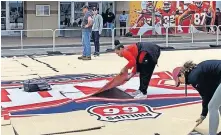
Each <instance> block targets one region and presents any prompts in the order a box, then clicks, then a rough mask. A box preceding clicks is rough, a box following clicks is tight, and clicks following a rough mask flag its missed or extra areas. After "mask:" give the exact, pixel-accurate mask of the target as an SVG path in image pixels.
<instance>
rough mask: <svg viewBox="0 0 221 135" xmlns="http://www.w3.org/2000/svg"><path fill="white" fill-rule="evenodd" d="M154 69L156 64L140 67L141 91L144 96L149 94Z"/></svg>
mask: <svg viewBox="0 0 221 135" xmlns="http://www.w3.org/2000/svg"><path fill="white" fill-rule="evenodd" d="M154 68H155V65H154V64H150V65H144V64H142V65H141V67H140V87H139V90H140V91H141V92H142V93H143V94H144V95H146V94H147V89H148V86H149V83H150V79H151V76H152V74H153V71H154Z"/></svg>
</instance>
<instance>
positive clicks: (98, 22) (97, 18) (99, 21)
mask: <svg viewBox="0 0 221 135" xmlns="http://www.w3.org/2000/svg"><path fill="white" fill-rule="evenodd" d="M92 11H93V14H94V15H93V22H94V23H93V27H92V37H93V41H94V46H95V52H94V56H99V55H100V53H99V52H100V42H99V38H100V35H101V33H102V29H103V18H102V16H101V15H99V14H98V13H97V12H98V10H97V8H96V7H93V10H92Z"/></svg>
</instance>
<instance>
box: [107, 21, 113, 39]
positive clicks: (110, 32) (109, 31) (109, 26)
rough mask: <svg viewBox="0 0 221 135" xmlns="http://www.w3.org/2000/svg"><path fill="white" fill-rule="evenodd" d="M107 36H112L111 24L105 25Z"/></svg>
mask: <svg viewBox="0 0 221 135" xmlns="http://www.w3.org/2000/svg"><path fill="white" fill-rule="evenodd" d="M107 28H108V29H107V36H109V37H111V35H112V29H113V23H107Z"/></svg>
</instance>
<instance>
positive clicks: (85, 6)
mask: <svg viewBox="0 0 221 135" xmlns="http://www.w3.org/2000/svg"><path fill="white" fill-rule="evenodd" d="M84 8H87V9H89V7H88V6H87V5H84V6H83V7H82V8H81V9H84Z"/></svg>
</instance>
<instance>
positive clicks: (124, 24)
mask: <svg viewBox="0 0 221 135" xmlns="http://www.w3.org/2000/svg"><path fill="white" fill-rule="evenodd" d="M127 20H128V16H127V15H126V14H125V11H123V13H122V14H121V15H120V17H119V21H120V28H121V29H120V36H122V29H123V30H124V36H125V35H126V28H125V27H127Z"/></svg>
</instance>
